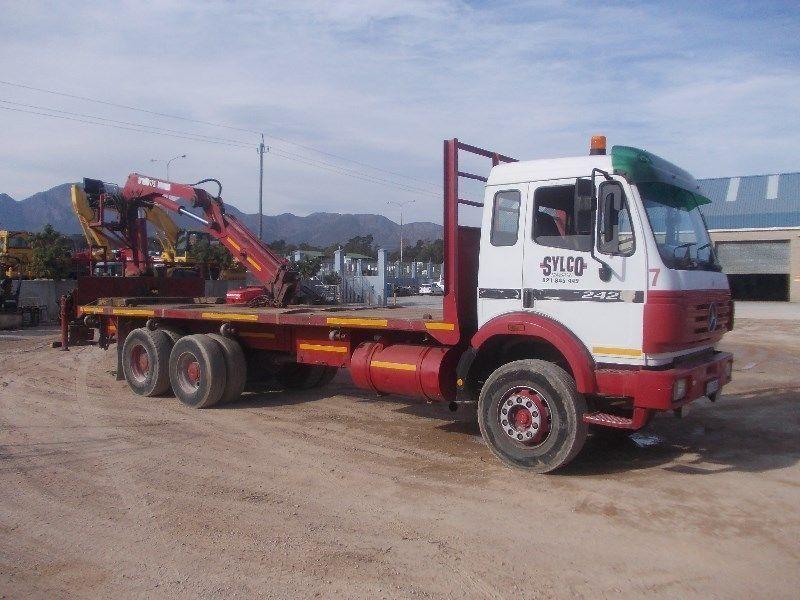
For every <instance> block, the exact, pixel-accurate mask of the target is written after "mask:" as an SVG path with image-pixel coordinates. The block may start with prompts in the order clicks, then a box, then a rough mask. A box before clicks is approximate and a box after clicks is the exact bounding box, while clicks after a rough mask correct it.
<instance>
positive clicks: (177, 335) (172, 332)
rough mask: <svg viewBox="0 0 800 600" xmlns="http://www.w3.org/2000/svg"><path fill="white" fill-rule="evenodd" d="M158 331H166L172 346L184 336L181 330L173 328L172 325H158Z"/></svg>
mask: <svg viewBox="0 0 800 600" xmlns="http://www.w3.org/2000/svg"><path fill="white" fill-rule="evenodd" d="M158 331H163V332H164V333H166V334H167V337H169V339H170V340H171V341H172V345H173V346H174V345H175V344H177V343H178V340H179V339H181V338H182V337H183V336H184V334H183V333H182V332H180V331H178V330H177V329H173V328H172V327H159V328H158Z"/></svg>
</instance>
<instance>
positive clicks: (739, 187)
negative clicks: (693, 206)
mask: <svg viewBox="0 0 800 600" xmlns="http://www.w3.org/2000/svg"><path fill="white" fill-rule="evenodd" d="M699 183H700V189H701V190H702V191H703V194H704V195H705V196H707V197H708V198H709V199H710V200H711V204H705V205H703V206H701V207H700V210H701V211H702V212H703V215H704V216H705V218H706V222H707V223H708V228H709V229H766V228H783V227H800V173H779V174H775V175H750V176H746V177H722V178H716V179H700V180H699Z"/></svg>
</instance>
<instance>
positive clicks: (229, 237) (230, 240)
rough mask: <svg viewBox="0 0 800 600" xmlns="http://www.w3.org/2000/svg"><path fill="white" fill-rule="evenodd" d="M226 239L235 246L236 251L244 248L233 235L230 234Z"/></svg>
mask: <svg viewBox="0 0 800 600" xmlns="http://www.w3.org/2000/svg"><path fill="white" fill-rule="evenodd" d="M226 240H227V242H228V243H229V244H230V245H231V246H233V247H234V248H236V251H237V252H239V251H240V250H241V249H242V247H241V246H240V245H239V244H237V243H236V242H235V241H234V240H233V238H232V237H231V236H228V237H227V238H226Z"/></svg>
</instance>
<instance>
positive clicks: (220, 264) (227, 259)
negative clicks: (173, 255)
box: [189, 240, 237, 271]
mask: <svg viewBox="0 0 800 600" xmlns="http://www.w3.org/2000/svg"><path fill="white" fill-rule="evenodd" d="M189 258H190V259H191V260H192V262H194V263H197V264H205V265H209V266H214V267H217V268H219V269H220V270H221V271H225V270H227V269H232V268H234V265H235V264H237V263H235V262H234V260H233V256H231V253H230V251H229V250H228V249H227V248H226V247H225V246H223V245H222V244H220V243H216V244H212V243H210V242H209V241H208V240H200V241H199V242H197V243H196V244H194V245H193V246H192V247H190V248H189Z"/></svg>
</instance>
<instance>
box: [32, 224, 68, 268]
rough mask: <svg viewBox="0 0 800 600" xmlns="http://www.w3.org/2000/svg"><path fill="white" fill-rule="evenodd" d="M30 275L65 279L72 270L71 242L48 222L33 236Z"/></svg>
mask: <svg viewBox="0 0 800 600" xmlns="http://www.w3.org/2000/svg"><path fill="white" fill-rule="evenodd" d="M31 245H32V246H33V253H32V257H31V275H32V276H33V277H34V278H40V279H66V278H67V277H69V275H70V273H71V272H72V252H71V250H72V244H71V243H70V241H69V238H68V237H66V236H64V235H61V234H60V233H58V232H57V231H56V230H55V229H53V226H52V225H50V223H48V224H47V225H45V226H44V229H42V231H41V233H37V234H35V235H34V236H33V242H32V244H31Z"/></svg>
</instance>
